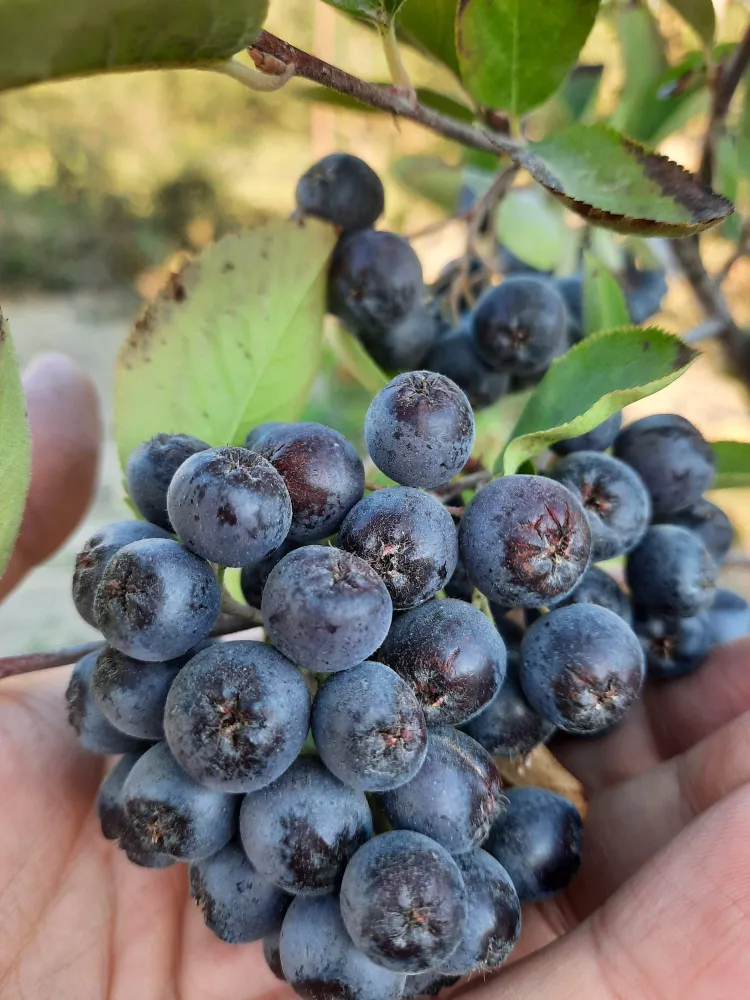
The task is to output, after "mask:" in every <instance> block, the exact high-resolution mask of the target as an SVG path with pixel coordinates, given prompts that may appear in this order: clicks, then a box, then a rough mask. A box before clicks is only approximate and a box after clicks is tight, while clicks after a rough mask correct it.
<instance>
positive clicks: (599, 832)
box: [567, 712, 750, 919]
mask: <svg viewBox="0 0 750 1000" xmlns="http://www.w3.org/2000/svg"><path fill="white" fill-rule="evenodd" d="M746 785H750V712H745V713H744V715H741V716H740V717H739V718H737V719H734V720H733V721H732V722H729V723H727V725H726V726H723V727H722V728H721V729H719V730H718V731H717V732H715V733H712V734H711V735H710V736H707V737H706V738H705V739H704V740H701V742H700V743H697V744H696V745H695V746H693V747H691V748H690V749H689V750H687V751H686V752H685V753H684V754H681V755H679V756H677V757H672V758H670V759H669V760H667V761H664V762H663V763H661V764H658V765H657V766H656V767H654V768H652V769H651V770H649V771H647V772H645V773H644V774H640V775H638V776H636V777H634V778H631V779H630V781H627V782H624V783H623V784H620V785H618V786H613V787H611V788H606V789H604V790H603V791H601V792H600V793H599V794H598V795H596V796H594V798H593V799H592V800H591V805H590V809H589V815H588V820H587V823H586V829H585V833H584V844H583V866H582V868H581V872H580V874H579V876H578V877H577V878H576V879H575V880H574V882H573V883H572V885H571V887H570V891H569V892H568V894H567V903H568V904H569V905H570V906H572V908H573V911H574V913H575V915H576V916H577V917H578V918H579V919H583V917H585V916H587V915H588V914H589V913H591V912H592V911H593V910H594V909H595V908H596V907H597V906H599V905H600V904H601V903H602V902H604V900H605V899H607V898H608V897H609V896H611V895H612V894H613V893H614V892H615V891H616V890H617V889H619V887H620V886H621V885H622V884H623V883H624V882H626V881H627V879H629V878H630V877H631V876H632V875H634V874H635V872H637V871H638V870H639V869H640V868H641V867H642V866H643V865H644V864H645V863H646V862H647V861H648V860H649V859H650V858H652V857H653V856H654V855H655V854H656V853H657V852H658V851H660V850H661V849H662V848H663V847H664V846H665V845H667V844H668V843H670V841H672V840H674V839H675V837H677V836H678V835H679V834H680V833H681V832H682V831H683V829H685V827H687V826H688V825H689V823H690V822H691V821H692V820H693V819H694V818H695V817H697V816H700V815H701V814H703V813H705V812H707V811H708V810H710V809H711V808H713V807H714V806H715V805H717V803H719V802H721V801H722V799H725V798H729V797H730V796H731V795H733V794H734V793H735V792H736V791H738V790H739V789H741V788H743V787H744V786H746Z"/></svg>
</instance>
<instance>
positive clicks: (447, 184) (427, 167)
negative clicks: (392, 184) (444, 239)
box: [391, 155, 463, 214]
mask: <svg viewBox="0 0 750 1000" xmlns="http://www.w3.org/2000/svg"><path fill="white" fill-rule="evenodd" d="M391 173H392V174H393V176H394V177H395V178H396V180H397V181H398V182H399V184H401V185H402V187H405V188H406V190H407V191H411V192H412V193H413V194H417V195H419V196H420V197H421V198H426V199H427V201H431V202H432V203H433V204H435V205H437V206H438V207H439V208H442V209H443V210H444V211H446V212H448V214H453V213H454V212H455V211H456V209H457V206H458V198H459V195H460V193H461V187H462V185H463V171H462V168H461V167H460V166H459V165H456V166H453V165H451V164H449V163H446V162H445V161H444V160H441V159H440V157H439V156H426V155H417V156H402V157H401V158H400V159H399V160H396V161H395V163H393V164H391Z"/></svg>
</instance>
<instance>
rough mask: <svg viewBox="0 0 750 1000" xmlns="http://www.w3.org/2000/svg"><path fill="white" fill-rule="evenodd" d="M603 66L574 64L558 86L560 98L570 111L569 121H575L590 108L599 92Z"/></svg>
mask: <svg viewBox="0 0 750 1000" xmlns="http://www.w3.org/2000/svg"><path fill="white" fill-rule="evenodd" d="M603 75H604V66H597V65H585V64H582V65H581V66H576V67H575V69H574V70H573V71H572V73H570V74H569V75H568V77H567V79H566V80H565V83H563V85H562V87H561V88H560V91H559V94H560V100H561V101H562V102H563V104H565V106H566V107H567V108H568V110H569V111H570V117H571V121H573V122H577V121H580V120H581V118H583V117H584V115H585V114H586V113H587V112H588V111H589V110H590V108H591V106H592V105H593V104H594V102H595V101H596V97H597V94H598V93H599V86H600V85H601V82H602V76H603Z"/></svg>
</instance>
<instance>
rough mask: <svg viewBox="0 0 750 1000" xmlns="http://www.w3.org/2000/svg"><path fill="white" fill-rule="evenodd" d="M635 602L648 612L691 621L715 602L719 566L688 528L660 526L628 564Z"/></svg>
mask: <svg viewBox="0 0 750 1000" xmlns="http://www.w3.org/2000/svg"><path fill="white" fill-rule="evenodd" d="M627 577H628V586H629V587H630V591H631V594H632V595H633V602H634V603H635V604H636V605H639V606H640V607H642V608H644V609H645V610H646V611H649V612H655V613H657V614H661V615H668V616H672V617H679V618H690V617H692V616H693V615H697V614H699V613H700V612H701V611H705V610H706V609H707V608H708V607H709V606H710V604H711V602H712V601H713V599H714V594H715V587H716V564H715V563H714V561H713V559H712V558H711V556H710V555H709V554H708V552H707V551H706V547H705V546H704V544H703V542H702V541H701V540H700V538H699V537H698V536H697V535H696V534H694V533H693V532H692V531H689V530H688V529H687V528H679V527H677V526H676V525H673V524H658V525H655V526H654V527H652V528H649V530H648V531H647V532H646V534H645V536H644V538H643V540H642V542H641V543H640V545H639V546H638V547H637V548H636V549H634V551H633V552H631V553H630V557H629V558H628V563H627Z"/></svg>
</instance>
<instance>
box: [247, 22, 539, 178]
mask: <svg viewBox="0 0 750 1000" xmlns="http://www.w3.org/2000/svg"><path fill="white" fill-rule="evenodd" d="M248 51H249V54H250V58H251V59H252V60H253V62H254V63H255V65H256V67H257V68H258V69H260V70H265V71H269V72H271V73H272V74H274V75H278V74H279V73H280V72H284V71H285V70H286V68H287V67H290V66H293V67H294V75H295V76H298V77H301V78H302V79H304V80H310V81H311V82H312V83H317V84H320V85H321V86H323V87H327V88H328V89H329V90H335V91H336V92H337V93H339V94H345V95H346V96H347V97H353V98H354V99H355V100H356V101H359V102H360V103H361V104H366V105H367V106H368V107H371V108H375V109H376V110H378V111H386V112H389V113H390V114H392V115H396V116H397V117H399V118H406V119H408V120H409V121H413V122H416V124H418V125H423V126H424V127H425V128H428V129H430V131H432V132H436V133H438V135H442V136H445V138H446V139H452V140H454V141H455V142H459V143H461V144H462V145H464V146H468V147H470V148H471V149H477V150H479V151H480V152H484V153H492V154H494V155H496V156H498V155H501V154H506V155H508V156H510V157H511V158H513V159H514V160H519V159H523V158H524V150H523V148H522V147H521V146H519V145H518V143H516V142H513V140H512V139H509V138H508V137H507V136H504V135H501V134H500V133H497V132H491V131H490V130H489V129H486V128H479V127H476V126H473V125H467V124H465V123H464V122H459V121H456V120H455V119H454V118H450V117H449V116H448V115H443V114H440V112H438V111H433V110H432V108H427V107H425V106H424V105H423V104H419V103H417V104H413V103H412V102H411V101H410V100H409V98H408V97H407V96H406V95H405V94H404V93H403V92H400V91H399V90H397V89H395V88H393V87H378V86H376V85H375V84H372V83H366V82H365V81H364V80H360V79H359V78H358V77H356V76H352V74H351V73H346V72H344V70H341V69H338V68H337V67H336V66H332V65H331V64H330V63H327V62H324V61H323V60H322V59H318V58H317V56H313V55H311V54H310V53H309V52H304V51H303V50H302V49H298V48H297V47H296V46H294V45H290V44H289V42H285V41H284V40H283V39H281V38H277V37H276V35H272V34H270V33H269V32H267V31H261V33H260V36H259V38H258V40H257V41H256V43H255V45H254V46H253V47H252V48H250V49H249V50H248Z"/></svg>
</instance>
